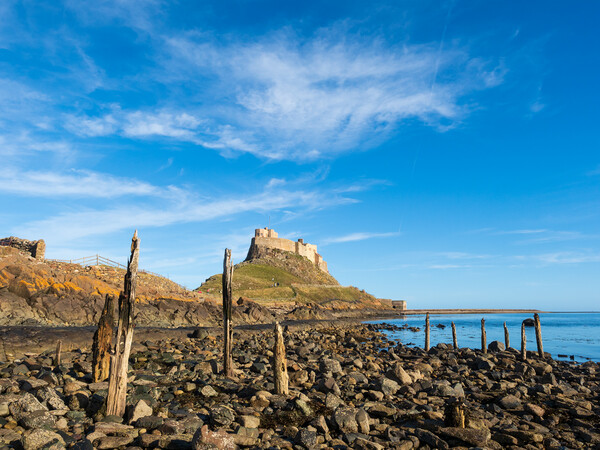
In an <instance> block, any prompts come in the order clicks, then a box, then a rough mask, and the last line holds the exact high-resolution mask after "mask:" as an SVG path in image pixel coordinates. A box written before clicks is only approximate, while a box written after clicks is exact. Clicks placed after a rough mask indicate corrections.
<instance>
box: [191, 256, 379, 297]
mask: <svg viewBox="0 0 600 450" xmlns="http://www.w3.org/2000/svg"><path fill="white" fill-rule="evenodd" d="M271 263H272V264H271ZM221 280H222V275H221V274H217V275H213V276H212V277H210V278H209V279H207V280H206V281H205V282H204V283H203V284H202V285H201V286H200V287H199V288H198V289H199V290H201V291H202V292H203V293H208V295H212V296H214V297H216V298H220V296H221V294H220V292H221V289H222V281H221ZM275 283H279V284H278V286H273V285H274V284H275ZM336 283H337V281H336V280H335V279H334V278H333V277H332V276H330V275H328V274H326V273H324V272H321V271H320V270H319V269H318V268H315V266H314V264H312V263H311V262H310V261H308V260H306V259H305V258H303V257H301V256H298V255H293V254H289V255H288V254H287V253H285V254H283V252H282V255H278V257H277V258H273V259H271V260H269V259H266V260H265V259H261V260H255V261H253V262H244V263H241V264H238V265H236V267H235V268H234V271H233V281H232V287H233V298H234V301H235V299H237V298H239V297H246V298H249V299H252V300H254V301H257V302H259V303H260V302H273V301H275V302H282V303H285V302H295V303H316V304H320V305H323V306H326V305H331V306H336V305H339V304H341V303H343V304H346V305H351V304H356V305H358V304H375V303H377V299H376V298H375V297H373V296H372V295H370V294H368V293H366V292H364V291H361V290H359V289H357V288H355V287H352V286H350V287H344V286H340V285H335V284H336Z"/></svg>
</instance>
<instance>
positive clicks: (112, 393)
mask: <svg viewBox="0 0 600 450" xmlns="http://www.w3.org/2000/svg"><path fill="white" fill-rule="evenodd" d="M139 255H140V240H139V238H138V236H137V230H136V231H135V233H134V234H133V238H132V239H131V256H130V257H129V262H128V264H127V273H126V274H125V283H124V286H123V291H122V292H121V294H120V295H119V325H118V327H117V340H116V342H115V347H114V352H113V354H112V355H111V362H110V375H109V379H108V395H107V397H106V415H107V416H110V415H114V416H121V417H122V416H123V414H125V405H126V401H127V369H128V366H129V354H130V353H131V343H132V342H133V328H134V324H133V306H134V302H135V289H136V284H137V283H136V281H137V270H138V261H139Z"/></svg>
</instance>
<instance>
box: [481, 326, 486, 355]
mask: <svg viewBox="0 0 600 450" xmlns="http://www.w3.org/2000/svg"><path fill="white" fill-rule="evenodd" d="M481 351H482V352H483V354H484V355H485V354H486V353H487V336H486V334H485V319H481Z"/></svg>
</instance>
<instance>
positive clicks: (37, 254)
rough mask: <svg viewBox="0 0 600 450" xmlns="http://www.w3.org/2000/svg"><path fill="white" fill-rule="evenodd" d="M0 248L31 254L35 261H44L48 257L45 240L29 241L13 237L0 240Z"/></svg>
mask: <svg viewBox="0 0 600 450" xmlns="http://www.w3.org/2000/svg"><path fill="white" fill-rule="evenodd" d="M0 246H2V247H12V248H16V249H17V250H19V251H21V252H23V253H29V254H30V255H31V256H33V257H34V258H35V259H41V260H43V259H44V258H45V256H46V243H45V242H44V240H43V239H40V240H39V241H28V240H27V239H21V238H18V237H14V236H11V237H7V238H3V239H0Z"/></svg>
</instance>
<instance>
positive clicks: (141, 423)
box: [0, 322, 600, 450]
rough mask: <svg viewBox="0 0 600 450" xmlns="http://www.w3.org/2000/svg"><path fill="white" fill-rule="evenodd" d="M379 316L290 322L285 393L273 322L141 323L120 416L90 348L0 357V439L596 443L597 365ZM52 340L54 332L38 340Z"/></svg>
mask: <svg viewBox="0 0 600 450" xmlns="http://www.w3.org/2000/svg"><path fill="white" fill-rule="evenodd" d="M384 328H386V327H385V326H384V325H380V326H378V325H360V324H357V323H346V324H345V323H342V322H340V323H336V325H335V326H333V325H332V324H331V323H327V322H323V323H321V324H308V325H307V324H304V325H303V324H296V325H294V324H292V325H289V326H287V327H286V328H285V330H284V342H285V345H286V353H287V367H288V371H289V378H290V392H289V395H275V394H274V393H273V392H274V384H273V372H272V369H271V364H272V356H273V352H272V350H273V346H274V343H275V338H274V334H273V331H272V329H271V328H270V327H269V328H266V327H262V329H258V330H256V329H255V330H252V329H244V330H241V329H236V330H235V331H234V340H233V361H234V367H235V376H234V377H233V378H231V379H228V378H225V377H223V376H222V375H221V370H222V361H223V355H222V348H223V340H222V334H221V333H220V332H219V331H218V330H217V329H197V330H195V331H192V330H187V331H186V332H183V331H181V330H178V332H174V330H164V331H163V332H162V333H149V332H141V331H140V332H139V333H138V334H137V336H136V338H135V342H134V346H133V349H132V354H131V357H130V360H129V363H130V370H129V379H128V394H127V404H128V408H127V413H126V414H125V417H124V418H121V417H116V416H107V415H106V412H105V404H106V395H107V389H108V383H107V382H99V383H92V376H91V371H92V356H91V352H90V350H89V347H90V345H91V340H90V342H89V344H88V345H87V346H81V347H79V348H74V347H73V346H72V345H73V344H71V347H65V348H64V349H63V352H62V356H61V360H60V362H59V364H56V361H55V360H54V351H52V350H47V351H44V352H41V353H36V354H33V353H29V354H27V355H24V357H23V358H19V359H15V360H12V361H4V362H2V363H0V374H1V376H2V378H0V392H1V393H0V424H1V426H2V427H1V428H0V439H2V443H3V445H4V447H5V448H24V449H26V450H30V449H39V448H53V449H60V448H65V447H66V448H75V449H92V448H99V449H109V448H173V449H184V448H194V449H201V448H206V449H207V448H235V447H245V448H309V449H312V448H335V449H342V448H365V449H380V448H398V449H412V448H421V449H428V448H474V447H475V448H494V449H496V448H498V449H499V448H513V449H518V448H556V449H558V448H600V431H599V429H598V427H599V414H600V407H599V403H598V400H599V382H600V376H599V368H598V364H597V363H593V362H587V363H585V364H581V365H579V364H570V363H567V362H561V361H555V360H552V359H551V358H550V357H549V356H547V357H545V358H544V359H541V358H539V357H538V356H537V354H534V353H533V352H528V355H527V360H526V361H522V360H521V356H520V353H519V352H517V351H515V350H514V349H508V350H505V349H504V348H503V344H501V343H498V342H492V343H490V345H489V349H490V351H488V353H487V354H483V352H481V351H479V350H473V349H468V348H461V349H458V350H454V349H453V348H452V347H451V346H448V345H445V344H439V345H437V346H435V347H433V348H431V349H430V350H429V352H425V351H424V350H422V349H419V348H409V347H406V346H404V345H402V343H400V342H397V341H391V340H389V339H388V338H387V337H386V336H385V335H384V334H383V333H382V332H381V331H382V329H384ZM46 344H47V347H49V346H51V345H53V344H54V343H53V342H49V341H47V342H46Z"/></svg>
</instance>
